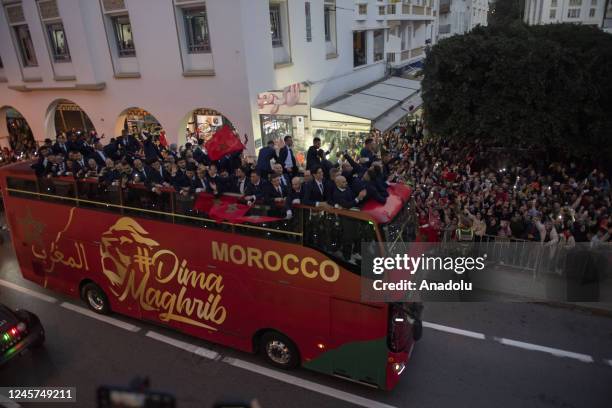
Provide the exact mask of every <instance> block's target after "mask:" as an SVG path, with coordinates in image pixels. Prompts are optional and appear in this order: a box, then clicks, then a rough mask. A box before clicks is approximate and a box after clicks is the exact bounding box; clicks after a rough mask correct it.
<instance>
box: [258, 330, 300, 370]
mask: <svg viewBox="0 0 612 408" xmlns="http://www.w3.org/2000/svg"><path fill="white" fill-rule="evenodd" d="M260 350H261V352H262V354H263V355H264V356H265V358H266V360H267V361H268V362H269V363H270V364H272V365H274V366H276V367H279V368H283V369H286V370H288V369H290V368H295V367H297V366H298V364H299V362H300V356H299V353H298V350H297V347H296V346H295V344H294V343H293V342H292V341H291V339H289V338H288V337H287V336H285V335H283V334H281V333H278V332H273V331H271V332H267V333H265V334H264V335H263V336H262V338H261V342H260Z"/></svg>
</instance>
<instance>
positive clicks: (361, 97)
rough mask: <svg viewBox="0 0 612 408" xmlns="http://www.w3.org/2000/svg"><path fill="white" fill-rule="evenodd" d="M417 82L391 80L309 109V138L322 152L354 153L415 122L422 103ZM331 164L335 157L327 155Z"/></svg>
mask: <svg viewBox="0 0 612 408" xmlns="http://www.w3.org/2000/svg"><path fill="white" fill-rule="evenodd" d="M420 88H421V83H420V81H415V80H410V79H405V78H400V77H391V78H388V79H386V80H384V81H381V82H378V83H376V84H373V85H371V86H369V87H367V88H364V89H361V90H360V91H358V92H353V93H350V94H347V95H345V96H342V97H339V98H336V99H334V100H332V101H330V102H327V103H325V104H322V105H320V106H316V107H312V108H311V117H310V119H311V122H310V124H311V128H312V134H313V135H314V136H318V137H320V138H321V144H322V146H323V148H324V149H327V150H330V149H332V148H333V149H332V150H333V151H334V152H333V153H336V152H338V151H340V152H342V151H345V150H346V151H348V152H349V153H358V152H359V151H360V150H361V148H362V147H363V146H364V142H365V139H367V138H368V137H370V136H371V135H372V134H373V133H375V132H377V133H378V132H380V133H384V132H387V131H389V130H392V129H394V128H395V127H396V126H398V125H400V124H402V123H408V122H410V121H411V120H416V117H417V116H418V115H420V112H421V111H420V109H421V105H422V103H423V101H422V99H421V95H420ZM330 159H332V160H335V154H332V155H330Z"/></svg>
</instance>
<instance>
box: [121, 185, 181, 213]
mask: <svg viewBox="0 0 612 408" xmlns="http://www.w3.org/2000/svg"><path fill="white" fill-rule="evenodd" d="M123 207H124V214H131V215H135V216H140V217H144V218H150V219H155V220H163V221H164V220H165V221H171V220H172V215H171V214H168V213H164V211H169V210H170V209H171V206H170V194H169V193H162V194H159V195H158V194H156V193H154V192H152V191H149V190H148V189H146V188H143V187H142V186H132V187H130V188H127V189H125V190H123Z"/></svg>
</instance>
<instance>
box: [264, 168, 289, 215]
mask: <svg viewBox="0 0 612 408" xmlns="http://www.w3.org/2000/svg"><path fill="white" fill-rule="evenodd" d="M287 193H288V191H287V189H286V188H284V187H283V186H282V185H281V183H280V176H279V175H278V174H274V175H272V176H271V177H270V183H268V185H267V187H266V191H265V195H264V203H265V204H266V205H269V206H271V207H272V208H271V209H270V211H269V213H268V214H269V215H270V216H272V217H282V216H283V209H284V207H285V200H286V199H287Z"/></svg>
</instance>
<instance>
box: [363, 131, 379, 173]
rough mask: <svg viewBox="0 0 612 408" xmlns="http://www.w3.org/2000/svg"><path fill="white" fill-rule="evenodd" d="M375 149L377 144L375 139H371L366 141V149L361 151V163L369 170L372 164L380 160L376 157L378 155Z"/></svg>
mask: <svg viewBox="0 0 612 408" xmlns="http://www.w3.org/2000/svg"><path fill="white" fill-rule="evenodd" d="M375 149H376V143H374V139H372V138H370V137H369V138H367V139H366V140H365V147H364V148H363V149H361V152H360V153H359V157H360V160H359V161H360V162H361V164H363V165H364V166H365V167H367V168H369V167H370V166H371V165H372V163H374V162H375V161H378V160H379V159H378V157H376V154H375V153H374V150H375Z"/></svg>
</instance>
